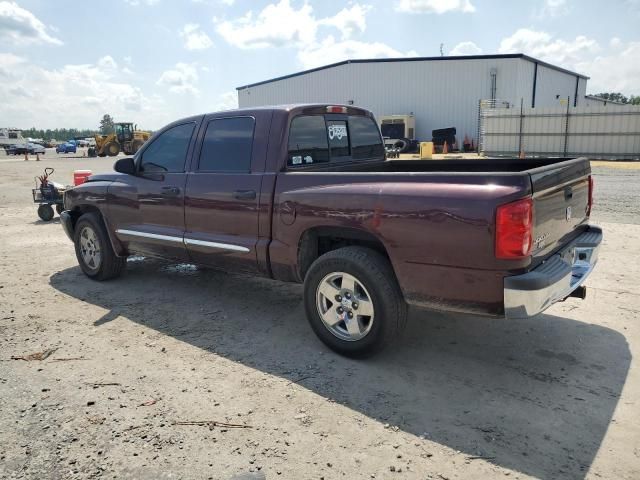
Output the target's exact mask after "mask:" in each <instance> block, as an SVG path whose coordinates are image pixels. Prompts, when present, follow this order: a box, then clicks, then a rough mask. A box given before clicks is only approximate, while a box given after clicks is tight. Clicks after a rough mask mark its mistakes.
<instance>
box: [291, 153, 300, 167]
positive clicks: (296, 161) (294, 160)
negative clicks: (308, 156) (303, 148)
mask: <svg viewBox="0 0 640 480" xmlns="http://www.w3.org/2000/svg"><path fill="white" fill-rule="evenodd" d="M291 163H293V164H294V165H300V164H301V163H302V157H301V156H300V155H296V156H294V157H291Z"/></svg>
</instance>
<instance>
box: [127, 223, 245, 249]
mask: <svg viewBox="0 0 640 480" xmlns="http://www.w3.org/2000/svg"><path fill="white" fill-rule="evenodd" d="M116 233H117V234H119V235H129V236H131V237H142V238H152V239H154V240H164V241H166V242H175V243H184V244H185V245H197V246H200V247H209V248H218V249H221V250H231V251H233V252H243V253H248V252H250V251H251V250H249V249H248V248H246V247H241V246H240V245H233V244H230V243H219V242H207V241H204V240H196V239H195V238H182V237H174V236H172V235H160V234H157V233H147V232H140V231H138V230H127V229H122V228H119V229H117V230H116Z"/></svg>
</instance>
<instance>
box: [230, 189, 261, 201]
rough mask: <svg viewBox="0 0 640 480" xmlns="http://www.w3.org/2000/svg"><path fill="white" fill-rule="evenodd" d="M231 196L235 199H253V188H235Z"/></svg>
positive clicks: (254, 196) (254, 194)
mask: <svg viewBox="0 0 640 480" xmlns="http://www.w3.org/2000/svg"><path fill="white" fill-rule="evenodd" d="M233 198H235V199H237V200H255V198H256V191H255V190H236V191H235V192H233Z"/></svg>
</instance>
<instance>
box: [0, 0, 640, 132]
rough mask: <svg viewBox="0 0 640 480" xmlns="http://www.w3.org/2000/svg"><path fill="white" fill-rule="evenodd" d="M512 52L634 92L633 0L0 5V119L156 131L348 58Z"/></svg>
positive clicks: (37, 1) (24, 124) (637, 80)
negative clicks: (104, 121)
mask: <svg viewBox="0 0 640 480" xmlns="http://www.w3.org/2000/svg"><path fill="white" fill-rule="evenodd" d="M441 49H442V53H444V55H470V54H496V53H525V54H528V55H531V56H533V57H536V58H538V59H541V60H545V61H547V62H550V63H553V64H556V65H558V66H561V67H564V68H567V69H569V70H572V71H576V72H579V73H582V74H585V75H587V76H589V77H591V79H590V80H589V81H588V84H587V92H588V93H599V92H604V91H609V92H611V91H616V92H618V91H619V92H622V93H624V94H626V95H632V94H633V95H640V0H609V1H607V2H604V1H602V0H600V1H596V0H517V1H516V0H511V1H506V0H503V1H497V0H361V1H360V0H359V1H332V0H324V1H312V0H306V1H305V0H273V1H269V0H264V1H257V0H252V1H250V0H109V1H108V2H103V1H98V0H75V1H74V0H56V1H52V0H15V1H14V0H9V1H5V0H0V127H17V128H30V127H36V128H56V127H59V128H62V127H65V128H72V127H75V128H97V127H98V123H99V120H100V118H102V115H103V114H105V113H109V114H110V115H112V116H113V117H114V119H115V120H116V121H131V122H134V123H137V124H139V126H140V127H142V128H147V129H157V128H159V127H161V126H163V125H164V124H166V123H168V122H170V121H173V120H175V119H177V118H180V117H184V116H187V115H191V114H196V113H204V112H210V111H216V110H222V109H229V108H235V107H237V96H236V90H235V89H236V87H238V86H242V85H246V84H249V83H253V82H258V81H261V80H265V79H269V78H273V77H277V76H280V75H286V74H289V73H294V72H297V71H300V70H304V69H308V68H313V67H317V66H321V65H326V64H329V63H333V62H338V61H341V60H347V59H356V58H384V57H406V56H438V55H440V52H441Z"/></svg>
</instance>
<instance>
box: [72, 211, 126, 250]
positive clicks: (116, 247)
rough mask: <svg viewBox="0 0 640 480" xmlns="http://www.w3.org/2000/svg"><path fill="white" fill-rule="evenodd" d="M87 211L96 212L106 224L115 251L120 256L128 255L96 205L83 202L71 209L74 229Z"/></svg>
mask: <svg viewBox="0 0 640 480" xmlns="http://www.w3.org/2000/svg"><path fill="white" fill-rule="evenodd" d="M85 213H95V214H96V215H97V216H98V218H99V219H100V221H101V222H102V223H103V224H104V226H105V229H106V230H107V235H108V237H109V243H111V246H112V247H113V251H114V252H115V253H116V255H117V256H119V257H124V256H126V255H127V253H126V251H125V249H124V247H123V246H122V244H121V243H120V241H119V240H118V239H117V238H115V235H113V233H112V231H111V228H109V223H108V222H107V220H106V218H105V216H104V215H103V214H102V211H101V210H100V209H99V208H98V207H97V206H95V205H87V204H82V205H77V206H75V207H74V208H73V210H69V215H70V216H71V225H72V227H73V231H74V232H75V228H76V223H77V222H78V220H79V219H80V217H81V216H82V215H84V214H85Z"/></svg>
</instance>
